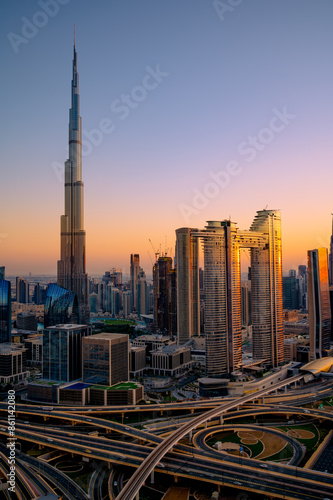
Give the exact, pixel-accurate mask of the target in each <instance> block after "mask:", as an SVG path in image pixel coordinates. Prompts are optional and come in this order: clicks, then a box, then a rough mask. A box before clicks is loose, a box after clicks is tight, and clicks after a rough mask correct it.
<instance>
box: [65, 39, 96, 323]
mask: <svg viewBox="0 0 333 500" xmlns="http://www.w3.org/2000/svg"><path fill="white" fill-rule="evenodd" d="M68 147H69V158H68V160H66V162H65V213H64V215H62V216H61V255H60V260H59V261H58V284H59V285H60V286H61V287H63V288H66V289H67V290H71V291H72V292H75V293H76V294H77V296H78V300H79V305H80V322H81V323H88V322H89V301H88V276H87V274H86V233H85V231H84V229H83V182H82V161H81V153H82V138H81V117H80V96H79V75H78V72H77V55H76V48H75V41H74V56H73V79H72V97H71V109H70V110H69V144H68Z"/></svg>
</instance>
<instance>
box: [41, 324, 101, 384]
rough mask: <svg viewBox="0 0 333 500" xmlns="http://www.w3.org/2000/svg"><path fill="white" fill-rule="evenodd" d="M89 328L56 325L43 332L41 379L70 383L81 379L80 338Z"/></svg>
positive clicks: (84, 326)
mask: <svg viewBox="0 0 333 500" xmlns="http://www.w3.org/2000/svg"><path fill="white" fill-rule="evenodd" d="M91 332H92V330H91V326H86V325H71V324H68V325H57V326H53V327H49V328H45V330H44V331H43V378H44V379H47V380H58V381H61V382H71V381H72V380H77V379H79V378H81V377H82V338H83V337H85V336H87V335H91Z"/></svg>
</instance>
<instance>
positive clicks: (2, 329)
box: [0, 279, 12, 343]
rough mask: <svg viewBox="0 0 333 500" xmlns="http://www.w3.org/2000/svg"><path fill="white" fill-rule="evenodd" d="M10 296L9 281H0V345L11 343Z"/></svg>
mask: <svg viewBox="0 0 333 500" xmlns="http://www.w3.org/2000/svg"><path fill="white" fill-rule="evenodd" d="M11 304H12V296H11V289H10V281H6V280H2V279H0V343H2V342H10V341H11V328H12V308H11Z"/></svg>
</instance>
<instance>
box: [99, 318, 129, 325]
mask: <svg viewBox="0 0 333 500" xmlns="http://www.w3.org/2000/svg"><path fill="white" fill-rule="evenodd" d="M102 321H104V323H105V325H135V324H136V323H135V321H128V320H122V319H104V320H102Z"/></svg>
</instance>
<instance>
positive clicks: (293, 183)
mask: <svg viewBox="0 0 333 500" xmlns="http://www.w3.org/2000/svg"><path fill="white" fill-rule="evenodd" d="M222 4H224V5H225V6H227V8H226V7H224V8H223V6H222ZM332 19H333V2H332V0H293V1H290V0H243V1H242V0H223V1H222V0H219V1H213V0H164V1H162V0H140V1H137V0H136V1H135V0H122V1H120V0H109V1H105V0H94V1H93V2H92V1H90V0H40V1H29V2H27V1H26V0H11V1H10V2H1V4H0V30H1V44H0V54H1V67H2V72H1V75H2V77H1V125H0V126H1V143H2V147H1V153H0V162H1V177H0V179H1V181H0V203H1V223H0V265H5V266H6V274H7V275H14V276H15V275H27V274H28V273H29V272H31V273H32V274H33V275H35V274H56V262H57V260H58V259H59V256H60V216H61V215H62V214H63V211H64V207H63V199H64V189H63V178H62V169H63V163H64V161H65V160H66V158H67V150H66V147H67V143H68V110H69V107H70V85H71V77H72V75H71V65H72V55H73V26H74V24H75V25H76V47H77V52H78V70H79V78H80V96H81V116H82V128H83V131H84V133H83V140H84V147H83V153H84V156H83V162H82V163H83V181H84V186H85V187H84V196H85V200H84V211H85V230H86V242H87V272H88V273H90V274H103V273H104V272H105V270H107V269H110V268H112V267H116V268H122V269H123V272H124V273H127V272H128V270H129V261H130V254H131V253H139V254H140V257H141V265H142V266H143V268H144V269H145V270H146V272H147V273H148V274H150V273H151V267H152V265H151V261H150V257H149V255H148V253H149V254H150V256H151V257H152V258H153V257H154V255H153V254H154V251H153V249H152V247H151V244H150V243H149V239H151V241H152V242H153V245H154V246H155V247H156V248H159V247H160V245H161V249H162V251H164V250H165V248H170V247H171V248H172V251H171V254H172V255H174V247H175V229H177V228H178V227H183V226H189V227H199V228H202V227H204V225H205V222H206V221H207V220H223V219H225V218H229V216H230V217H231V219H232V220H233V221H235V222H237V224H238V227H239V228H240V229H248V228H249V227H250V225H251V222H252V220H253V217H254V215H255V213H256V211H257V210H262V209H263V208H265V207H266V206H267V208H269V209H280V210H281V214H282V231H283V232H282V238H283V265H284V270H285V271H287V270H288V269H289V268H296V267H297V266H298V265H299V264H305V263H306V252H307V250H308V249H313V248H318V247H321V246H326V247H327V246H328V245H329V238H330V234H331V227H332V224H331V212H333V199H332V192H333V189H332V186H333V169H332V165H333V141H332V138H333V57H332V50H333V30H332ZM36 25H38V26H37V27H36ZM126 96H130V97H126ZM133 96H134V97H133ZM128 99H129V100H128ZM121 101H123V102H121ZM97 129H99V132H96V130H97ZM214 179H215V180H214ZM216 179H218V180H216ZM169 254H170V251H169Z"/></svg>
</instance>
